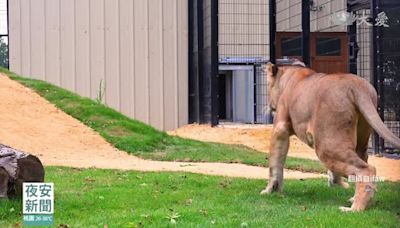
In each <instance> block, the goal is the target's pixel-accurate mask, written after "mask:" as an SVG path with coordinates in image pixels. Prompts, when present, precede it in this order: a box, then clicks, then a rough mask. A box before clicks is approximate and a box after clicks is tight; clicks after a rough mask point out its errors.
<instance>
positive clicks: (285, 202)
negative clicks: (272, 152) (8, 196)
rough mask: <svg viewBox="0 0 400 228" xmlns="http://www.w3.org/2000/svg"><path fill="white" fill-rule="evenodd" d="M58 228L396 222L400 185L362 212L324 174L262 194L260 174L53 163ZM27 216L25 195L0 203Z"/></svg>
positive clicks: (7, 212)
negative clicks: (347, 208) (350, 208)
mask: <svg viewBox="0 0 400 228" xmlns="http://www.w3.org/2000/svg"><path fill="white" fill-rule="evenodd" d="M46 181H49V182H54V183H55V189H56V190H55V220H56V224H55V225H56V226H58V225H59V224H68V225H69V226H70V227H85V228H86V227H103V226H104V224H107V225H108V226H109V227H169V226H170V227H172V226H173V224H172V223H171V218H172V217H175V216H179V217H177V218H176V219H175V220H176V224H175V225H176V226H177V227H241V226H242V227H246V225H247V227H387V228H388V227H399V224H400V207H399V205H400V184H399V183H389V182H387V183H381V184H379V186H378V188H379V191H378V193H377V194H376V198H375V203H374V204H373V205H372V207H371V209H369V210H368V211H366V212H364V213H342V212H340V211H339V209H338V207H339V206H344V205H349V204H348V203H346V200H347V199H348V198H350V197H351V196H352V194H353V192H354V188H353V189H349V190H344V189H341V188H329V187H328V186H327V184H326V180H323V179H313V180H311V179H310V180H304V181H300V180H289V181H286V182H285V188H284V193H283V194H273V195H270V196H260V195H259V192H260V191H261V190H262V189H263V187H265V182H264V181H262V180H246V179H240V178H223V177H215V176H206V175H198V174H185V173H153V172H146V173H142V172H131V171H129V172H128V171H114V170H94V169H72V168H58V167H50V168H47V169H46ZM21 220H22V216H21V201H19V200H14V201H3V202H0V227H8V226H10V227H12V226H13V225H15V224H16V223H18V222H20V221H21Z"/></svg>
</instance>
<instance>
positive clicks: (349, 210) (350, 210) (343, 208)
mask: <svg viewBox="0 0 400 228" xmlns="http://www.w3.org/2000/svg"><path fill="white" fill-rule="evenodd" d="M339 210H340V211H341V212H353V209H352V208H351V207H339Z"/></svg>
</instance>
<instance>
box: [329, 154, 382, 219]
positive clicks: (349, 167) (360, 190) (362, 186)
mask: <svg viewBox="0 0 400 228" xmlns="http://www.w3.org/2000/svg"><path fill="white" fill-rule="evenodd" d="M333 154H335V153H334V152H331V153H330V155H331V156H329V157H328V158H327V157H324V158H323V159H321V160H322V162H323V163H324V164H325V165H326V166H327V168H328V169H329V170H332V171H333V172H336V173H339V174H341V175H347V176H352V175H353V176H355V177H357V178H358V179H360V180H361V181H358V182H356V191H355V195H354V202H353V203H352V205H351V207H341V208H340V209H341V210H342V211H346V212H347V211H354V212H355V211H363V210H365V209H366V208H367V206H368V202H369V201H370V199H371V198H372V197H373V195H374V193H375V190H376V187H375V183H374V182H373V178H374V177H375V175H376V169H375V167H373V166H371V165H368V164H367V163H366V162H365V161H363V160H362V159H361V158H360V157H359V156H358V155H357V154H356V153H355V151H348V152H347V153H344V154H345V156H346V159H345V160H339V159H338V157H340V156H339V155H338V156H332V155H333Z"/></svg>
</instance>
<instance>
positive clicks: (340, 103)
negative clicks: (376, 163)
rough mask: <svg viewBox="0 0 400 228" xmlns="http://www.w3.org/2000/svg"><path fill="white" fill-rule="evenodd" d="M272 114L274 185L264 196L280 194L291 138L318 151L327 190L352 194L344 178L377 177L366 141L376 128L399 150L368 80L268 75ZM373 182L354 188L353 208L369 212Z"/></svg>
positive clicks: (283, 72) (292, 70)
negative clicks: (334, 188)
mask: <svg viewBox="0 0 400 228" xmlns="http://www.w3.org/2000/svg"><path fill="white" fill-rule="evenodd" d="M266 71H267V77H268V78H267V80H268V95H269V97H270V104H269V105H270V108H271V109H272V110H276V114H275V119H274V133H273V135H272V139H271V147H270V153H271V154H270V163H269V164H270V179H269V183H268V185H267V187H266V189H265V190H263V191H262V192H261V194H268V193H271V192H273V191H281V190H282V185H283V165H284V162H285V159H286V155H287V152H288V147H289V137H290V136H291V135H293V134H295V135H297V137H298V138H300V139H301V140H302V141H304V142H305V143H307V144H308V145H309V146H310V147H312V148H315V151H316V154H317V156H318V158H319V159H320V160H321V161H322V163H323V164H324V165H325V166H326V167H327V168H328V169H329V170H330V171H329V182H328V183H329V185H330V186H332V185H339V186H342V187H345V188H348V187H349V186H348V184H347V183H345V182H344V181H343V179H342V177H343V176H349V175H356V176H368V177H371V179H372V178H373V177H374V176H375V175H376V170H375V168H374V167H373V166H371V165H369V164H368V163H367V160H368V155H367V148H368V139H369V137H370V134H371V132H372V128H373V129H374V130H375V131H376V132H377V133H379V134H380V135H381V136H382V137H383V138H385V139H386V140H388V141H389V142H391V143H392V144H393V145H395V146H397V147H399V148H400V139H398V138H396V137H395V136H394V135H393V134H392V133H391V132H390V130H388V129H387V128H386V127H385V125H384V124H383V122H382V120H381V119H380V118H379V115H378V113H377V111H376V104H377V94H376V91H375V90H374V88H373V87H372V86H371V85H370V84H369V83H368V82H367V81H365V80H364V79H361V78H360V77H358V76H356V75H352V74H329V75H326V74H317V73H316V72H314V71H313V70H311V69H308V68H304V67H295V66H285V67H279V68H277V67H276V66H274V65H272V64H270V65H268V67H267V69H266ZM375 189H376V187H375V183H374V182H359V183H356V192H355V195H354V198H353V203H352V206H351V208H345V207H342V208H341V210H342V211H362V210H365V209H366V207H367V205H368V202H369V201H370V199H371V198H372V197H373V195H374V192H375Z"/></svg>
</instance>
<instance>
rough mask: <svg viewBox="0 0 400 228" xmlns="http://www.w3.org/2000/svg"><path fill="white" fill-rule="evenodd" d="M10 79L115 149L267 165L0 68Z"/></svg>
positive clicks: (257, 156)
mask: <svg viewBox="0 0 400 228" xmlns="http://www.w3.org/2000/svg"><path fill="white" fill-rule="evenodd" d="M0 72H3V73H5V74H7V75H9V76H10V78H11V79H13V80H16V81H18V82H20V83H21V84H23V85H25V86H27V87H29V88H31V89H33V90H34V91H36V92H37V93H38V94H39V95H41V96H42V97H44V98H45V99H47V100H48V101H49V102H51V103H53V104H55V105H56V106H57V107H58V108H60V109H61V110H63V111H64V112H65V113H67V114H69V115H71V116H72V117H74V118H76V119H78V120H80V121H81V122H83V123H84V124H86V125H87V126H89V127H91V128H92V129H94V130H95V131H97V132H98V133H99V134H100V135H101V136H103V137H104V138H105V139H106V140H107V141H108V142H110V143H111V144H112V145H114V146H115V147H116V148H118V149H120V150H123V151H126V152H128V153H131V154H134V155H136V156H140V157H142V158H145V159H153V160H162V161H193V162H226V163H244V164H248V165H255V166H267V163H268V159H267V158H266V155H265V153H261V152H258V151H255V150H252V149H250V148H247V147H244V146H232V145H224V144H218V143H206V142H199V141H195V140H189V139H182V138H179V137H174V136H169V135H167V134H166V133H165V132H162V131H158V130H156V129H154V128H152V127H150V126H149V125H146V124H144V123H142V122H140V121H136V120H133V119H130V118H128V117H126V116H124V115H122V114H121V113H119V112H117V111H115V110H113V109H111V108H109V107H107V106H105V105H103V104H100V103H98V102H96V101H93V100H91V99H88V98H83V97H81V96H78V95H76V94H74V93H72V92H69V91H67V90H64V89H62V88H59V87H57V86H54V85H51V84H49V83H46V82H43V81H39V80H32V79H27V78H22V77H19V76H17V75H15V74H14V73H12V72H9V71H8V70H6V69H0ZM286 168H288V169H293V170H302V171H308V172H325V168H324V167H323V166H322V165H321V164H320V162H318V161H313V160H308V159H301V158H292V157H289V158H288V159H287V162H286Z"/></svg>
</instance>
